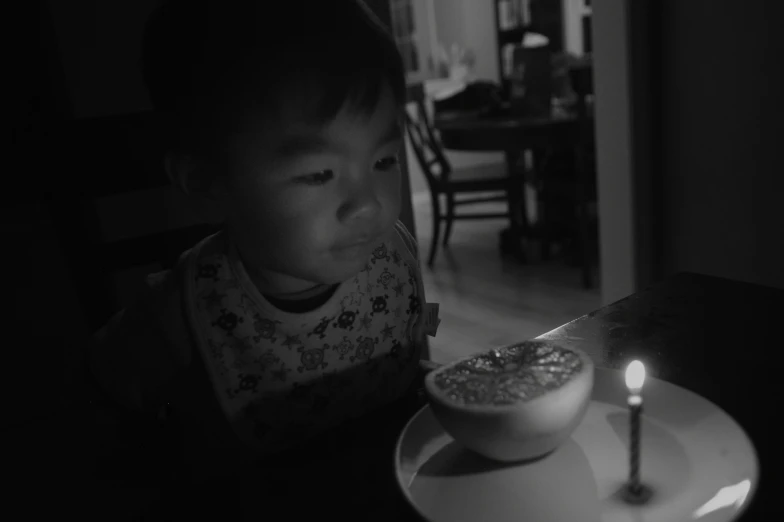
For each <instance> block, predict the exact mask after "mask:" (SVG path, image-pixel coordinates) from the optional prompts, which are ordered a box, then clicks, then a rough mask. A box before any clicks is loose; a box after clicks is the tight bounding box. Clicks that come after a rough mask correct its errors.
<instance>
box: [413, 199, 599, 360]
mask: <svg viewBox="0 0 784 522" xmlns="http://www.w3.org/2000/svg"><path fill="white" fill-rule="evenodd" d="M422 196H425V197H422ZM426 196H427V195H426V194H423V193H420V194H417V195H415V196H414V213H415V220H416V233H417V239H418V241H419V250H420V256H421V257H422V260H423V263H422V272H423V279H424V285H425V294H426V298H427V300H428V302H436V303H439V304H440V311H439V316H440V319H441V324H440V326H439V328H438V334H437V336H436V337H435V338H430V352H431V359H432V360H434V361H436V362H442V363H444V362H449V361H452V360H455V359H457V358H459V357H462V356H466V355H469V354H472V353H475V352H478V351H483V350H488V349H490V348H492V347H494V346H500V345H504V344H508V343H512V342H515V341H520V340H524V339H529V338H532V337H536V336H538V335H540V334H543V333H545V332H548V331H550V330H552V329H554V328H557V327H558V326H561V325H562V324H564V323H567V322H569V321H571V320H572V319H576V318H577V317H579V316H581V315H584V314H586V313H588V312H590V311H592V310H595V309H596V308H599V306H600V295H599V290H598V289H597V290H590V291H589V290H585V289H583V287H582V285H581V281H580V272H579V269H578V268H574V267H569V266H567V265H566V263H565V262H564V261H563V260H562V259H554V260H552V261H550V262H548V263H542V262H536V261H534V262H531V263H529V264H527V265H526V264H521V263H519V262H517V261H515V260H513V259H502V258H501V255H500V251H499V248H498V233H499V231H500V230H501V229H502V228H504V227H505V226H506V223H504V221H502V220H498V221H496V220H489V221H483V220H478V221H459V222H456V223H455V225H454V228H453V232H452V238H451V240H450V245H449V248H448V250H439V254H438V256H437V257H436V261H435V263H434V265H433V268H432V269H429V268H428V267H427V265H426V264H425V260H426V258H427V255H428V249H429V248H430V238H431V237H432V235H431V234H432V233H431V227H432V221H431V209H430V201H429V199H428V198H427V197H426ZM494 205H496V204H494V203H491V204H486V205H484V208H482V209H481V210H482V211H487V210H493V208H492V207H493V206H494ZM497 205H504V204H503V203H499V204H497ZM496 208H498V207H496ZM476 210H477V211H479V210H480V208H477V209H476Z"/></svg>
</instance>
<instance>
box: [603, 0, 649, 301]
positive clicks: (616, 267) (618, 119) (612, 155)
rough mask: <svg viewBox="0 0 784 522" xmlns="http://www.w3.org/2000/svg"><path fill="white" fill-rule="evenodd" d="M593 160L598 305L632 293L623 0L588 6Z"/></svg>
mask: <svg viewBox="0 0 784 522" xmlns="http://www.w3.org/2000/svg"><path fill="white" fill-rule="evenodd" d="M593 4H594V5H593V15H592V16H593V23H594V31H593V48H594V50H595V52H594V56H593V66H594V90H595V93H596V161H597V185H598V203H599V236H600V271H601V289H602V303H603V304H609V303H612V302H614V301H616V300H618V299H621V298H623V297H626V296H627V295H629V294H631V293H633V292H634V291H635V289H636V287H637V283H636V275H635V271H636V266H637V264H638V262H639V261H638V259H637V258H636V251H635V249H636V242H637V239H638V238H637V237H636V235H637V234H636V231H635V227H634V216H635V213H636V211H637V210H636V207H635V205H634V203H635V198H634V193H633V191H634V185H633V180H632V173H633V172H634V169H633V161H634V157H633V150H632V138H633V136H632V113H631V112H632V105H631V101H630V96H631V84H630V80H631V78H630V76H631V71H630V69H629V53H630V49H629V45H628V42H629V36H628V33H629V31H628V26H627V20H628V17H627V14H628V13H627V8H628V5H627V3H626V1H625V0H604V1H602V2H594V3H593Z"/></svg>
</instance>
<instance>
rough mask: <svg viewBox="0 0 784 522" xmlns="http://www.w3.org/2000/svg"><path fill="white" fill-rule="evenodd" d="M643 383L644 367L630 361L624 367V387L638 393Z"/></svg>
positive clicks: (638, 362) (639, 363)
mask: <svg viewBox="0 0 784 522" xmlns="http://www.w3.org/2000/svg"><path fill="white" fill-rule="evenodd" d="M644 382H645V366H643V364H642V363H641V362H640V361H632V362H631V363H629V366H627V367H626V386H627V387H628V388H629V390H630V391H632V392H635V393H639V392H640V390H641V389H642V384H643V383H644Z"/></svg>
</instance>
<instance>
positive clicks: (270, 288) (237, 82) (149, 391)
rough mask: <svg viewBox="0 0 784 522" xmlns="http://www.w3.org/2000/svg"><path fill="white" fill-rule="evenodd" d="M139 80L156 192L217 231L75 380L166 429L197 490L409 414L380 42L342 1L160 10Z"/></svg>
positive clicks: (410, 355)
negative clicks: (364, 423)
mask: <svg viewBox="0 0 784 522" xmlns="http://www.w3.org/2000/svg"><path fill="white" fill-rule="evenodd" d="M273 4H274V5H273ZM273 7H274V8H273ZM143 63H144V75H145V81H146V83H147V85H148V88H149V91H150V94H151V97H152V101H153V104H154V107H155V110H156V111H158V112H159V113H160V115H161V116H162V117H163V118H164V119H165V121H166V122H167V124H168V125H169V126H170V128H171V130H172V132H171V135H172V137H173V142H172V144H171V147H170V152H169V153H168V154H167V158H166V170H167V172H168V174H169V176H170V178H171V181H172V183H173V185H174V186H175V188H176V189H178V190H181V191H182V192H183V193H185V194H187V195H188V196H189V197H190V198H191V199H192V200H193V201H194V202H195V204H196V205H197V206H198V208H200V209H201V212H202V213H203V215H205V216H208V217H209V218H210V219H213V220H217V222H220V223H222V224H223V228H222V229H221V231H220V232H218V233H216V234H214V235H212V236H210V237H207V238H206V239H204V240H203V241H202V242H200V243H199V244H197V245H195V246H194V247H193V248H192V249H190V250H189V251H187V252H185V253H184V254H183V255H182V257H181V259H180V262H179V263H178V265H177V266H176V267H175V268H174V269H173V270H169V271H165V272H163V273H159V274H154V275H152V276H150V277H149V278H148V284H147V286H146V288H145V289H144V291H143V292H142V293H141V295H140V298H139V300H138V303H137V304H136V305H135V306H133V307H130V308H128V309H126V310H124V311H122V312H120V313H119V314H118V315H117V316H115V317H114V318H113V319H112V320H111V321H110V323H109V324H108V325H107V326H105V327H104V328H103V329H102V330H101V331H99V332H98V334H97V335H96V339H95V341H96V342H95V346H94V347H93V349H92V350H91V357H90V367H91V370H92V372H93V375H94V376H95V379H96V381H97V383H98V384H99V386H100V387H101V388H102V389H103V390H104V391H105V392H106V394H107V395H108V396H110V397H112V398H113V400H115V401H116V402H118V403H120V404H122V405H124V406H126V407H127V408H128V409H131V410H134V411H136V412H139V413H140V414H143V415H147V416H148V417H154V416H156V415H159V414H161V412H162V411H164V408H165V411H167V412H168V413H167V414H168V415H170V417H171V418H176V419H177V422H178V425H179V426H181V428H182V430H181V435H182V437H183V438H184V440H186V441H187V443H185V446H184V447H185V448H186V449H185V450H184V451H185V452H186V454H185V456H184V457H183V460H184V461H186V462H188V463H189V465H190V466H192V467H193V468H194V469H195V470H196V471H194V473H196V474H201V475H203V476H206V475H209V474H211V473H228V472H230V470H233V469H235V466H240V467H241V466H244V465H247V464H248V463H250V462H253V461H255V460H257V459H258V458H259V457H261V458H262V462H264V461H265V460H264V458H265V457H267V458H269V459H272V457H273V456H274V455H278V454H281V452H285V451H287V450H288V451H295V452H297V451H311V452H312V453H313V455H318V454H327V453H329V452H330V451H332V450H335V451H337V450H336V448H337V447H338V446H341V445H342V446H346V443H345V441H342V442H341V441H338V440H336V438H337V437H335V436H333V437H331V438H330V437H326V439H325V438H324V434H325V433H327V432H329V431H330V430H331V429H333V428H336V427H340V426H346V425H347V423H349V424H350V423H351V422H352V421H351V420H352V419H356V418H358V417H361V416H365V415H368V414H373V412H378V411H380V409H381V408H383V407H385V406H388V405H390V404H394V403H395V402H396V401H399V400H401V399H403V398H405V397H410V394H411V391H412V390H413V389H414V388H415V386H416V382H417V379H416V377H417V374H418V372H419V371H420V370H419V366H420V365H419V359H420V357H421V349H422V345H423V344H424V336H425V331H424V322H423V319H422V317H423V315H422V310H423V305H424V294H423V287H422V281H421V277H420V273H419V264H418V260H417V257H416V244H415V241H414V239H413V238H412V236H411V235H410V233H409V232H408V231H407V230H406V229H405V227H404V226H403V225H402V224H401V222H400V221H398V214H399V211H400V198H401V195H400V187H401V177H400V176H401V174H400V169H399V164H398V161H399V153H400V151H401V148H402V147H403V138H402V123H403V114H404V113H403V110H404V104H405V82H404V73H403V67H402V63H401V59H400V57H399V54H398V52H397V50H396V47H395V44H394V41H393V40H392V39H391V38H390V36H388V34H387V33H386V32H385V31H384V30H383V29H382V28H381V26H380V25H379V23H378V22H377V21H376V20H375V18H374V16H373V15H372V14H370V13H369V11H368V10H367V9H366V8H365V7H364V5H362V4H361V3H359V1H358V0H357V1H355V0H337V1H336V0H331V1H318V2H305V3H301V2H274V3H273V2H262V1H256V2H248V1H239V0H215V1H206V0H199V1H194V0H172V1H169V2H167V3H165V4H163V5H162V7H161V8H159V9H158V10H157V11H156V12H155V13H154V15H153V16H152V18H151V19H150V21H149V23H148V25H147V29H146V31H145V37H144V50H143ZM412 412H413V410H412V411H411V412H409V413H412ZM401 427H402V426H401ZM388 435H396V434H395V433H391V434H388ZM313 440H319V441H321V442H319V444H321V446H319V448H317V451H315V450H313V448H311V449H310V450H301V448H307V447H308V444H309V441H313ZM324 440H327V441H328V442H326V443H324V442H323V441H324ZM313 458H317V457H313ZM385 458H388V459H390V460H389V462H391V454H390V455H387V456H386V457H385ZM270 461H271V460H270ZM388 464H389V463H388V462H385V463H384V465H385V466H387V465H388ZM388 472H389V473H390V476H391V474H392V471H391V470H388Z"/></svg>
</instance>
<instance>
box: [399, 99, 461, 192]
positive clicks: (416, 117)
mask: <svg viewBox="0 0 784 522" xmlns="http://www.w3.org/2000/svg"><path fill="white" fill-rule="evenodd" d="M408 101H409V103H408V105H407V106H406V132H407V134H408V137H409V140H410V141H411V147H412V148H413V150H414V155H415V156H416V159H417V163H418V164H419V167H420V168H421V169H422V172H423V173H424V175H425V179H426V180H427V183H428V185H429V186H430V190H431V191H432V192H434V193H437V192H438V191H439V190H440V189H441V188H442V187H443V185H444V184H445V183H446V182H447V181H448V180H449V174H450V173H451V171H452V167H451V165H450V164H449V160H447V158H446V156H445V155H444V150H443V147H442V145H441V141H440V139H439V137H438V133H437V131H436V130H435V128H434V127H433V123H432V121H431V119H430V116H429V114H428V111H427V107H426V106H425V99H424V92H423V91H422V90H421V89H420V90H419V93H418V95H416V96H410V97H409V100H408Z"/></svg>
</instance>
